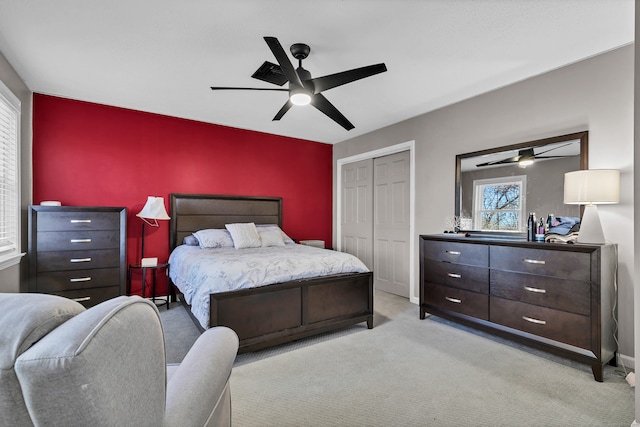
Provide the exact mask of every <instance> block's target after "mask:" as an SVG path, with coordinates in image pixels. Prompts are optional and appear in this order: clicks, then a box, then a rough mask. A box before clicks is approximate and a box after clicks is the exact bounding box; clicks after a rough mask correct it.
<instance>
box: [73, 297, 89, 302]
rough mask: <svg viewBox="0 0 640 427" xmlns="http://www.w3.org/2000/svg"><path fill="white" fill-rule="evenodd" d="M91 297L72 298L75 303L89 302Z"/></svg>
mask: <svg viewBox="0 0 640 427" xmlns="http://www.w3.org/2000/svg"><path fill="white" fill-rule="evenodd" d="M90 299H91V297H82V298H73V300H74V301H75V302H82V301H89V300H90Z"/></svg>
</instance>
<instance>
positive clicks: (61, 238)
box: [38, 230, 120, 251]
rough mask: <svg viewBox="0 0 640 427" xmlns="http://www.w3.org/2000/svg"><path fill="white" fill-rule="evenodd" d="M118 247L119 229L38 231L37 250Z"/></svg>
mask: <svg viewBox="0 0 640 427" xmlns="http://www.w3.org/2000/svg"><path fill="white" fill-rule="evenodd" d="M119 247H120V231H119V230H105V231H39V232H38V251H69V250H71V251H73V250H81V251H82V250H88V249H114V248H119Z"/></svg>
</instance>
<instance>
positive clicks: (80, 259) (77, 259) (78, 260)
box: [69, 258, 91, 262]
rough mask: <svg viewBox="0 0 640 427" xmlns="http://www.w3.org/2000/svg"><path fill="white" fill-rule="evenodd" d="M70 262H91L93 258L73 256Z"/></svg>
mask: <svg viewBox="0 0 640 427" xmlns="http://www.w3.org/2000/svg"><path fill="white" fill-rule="evenodd" d="M69 262H91V258H71V259H70V260H69Z"/></svg>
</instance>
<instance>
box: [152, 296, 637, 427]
mask: <svg viewBox="0 0 640 427" xmlns="http://www.w3.org/2000/svg"><path fill="white" fill-rule="evenodd" d="M374 306H375V316H374V328H373V329H370V330H369V329H367V328H366V325H365V324H364V323H363V324H360V325H356V326H353V327H349V328H345V329H341V330H339V331H336V332H332V333H326V334H322V335H319V336H316V337H311V338H308V339H303V340H300V341H296V342H293V343H289V344H284V345H279V346H276V347H273V348H269V349H265V350H262V351H257V352H252V353H245V354H241V355H238V357H237V358H236V362H235V365H234V369H233V372H232V375H231V393H232V417H233V418H232V419H233V425H234V426H239V427H245V426H247V427H248V426H350V427H357V426H461V425H469V426H625V427H628V426H630V425H631V423H632V422H633V420H634V389H633V388H631V387H629V385H628V384H627V382H626V381H625V380H624V373H623V372H621V371H620V369H618V368H614V367H611V366H607V367H606V369H605V379H604V382H603V383H598V382H596V381H595V380H594V379H593V376H592V373H591V368H590V366H588V365H584V364H579V363H575V362H571V361H568V360H566V359H563V358H558V357H555V356H552V355H549V354H547V353H545V352H540V351H537V350H533V349H530V348H528V347H524V346H519V345H516V344H513V343H511V342H509V341H507V340H503V339H500V338H496V337H494V336H492V335H490V334H486V333H483V332H478V331H475V330H473V329H469V328H466V327H463V326H459V325H457V324H455V323H452V322H448V321H446V320H443V319H441V318H438V317H435V316H431V317H428V318H427V319H425V320H420V319H419V309H418V307H417V305H415V304H411V303H410V302H408V300H407V299H405V298H401V297H397V296H395V295H391V294H387V293H385V292H379V291H377V292H376V294H375V300H374ZM161 316H162V320H163V324H164V329H165V334H166V342H167V361H168V362H180V361H181V360H182V358H183V357H184V355H185V354H186V352H187V351H188V349H189V348H190V347H191V344H192V343H193V342H194V341H195V339H196V338H197V337H198V335H199V334H198V330H197V329H196V327H195V326H194V325H193V322H192V321H191V319H190V318H189V316H188V315H187V313H186V312H185V310H184V308H183V307H182V306H181V305H180V304H173V305H172V307H171V309H170V310H165V309H163V310H161Z"/></svg>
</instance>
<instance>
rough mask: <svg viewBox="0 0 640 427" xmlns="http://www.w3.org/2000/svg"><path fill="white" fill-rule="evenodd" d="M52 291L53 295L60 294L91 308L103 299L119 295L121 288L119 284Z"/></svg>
mask: <svg viewBox="0 0 640 427" xmlns="http://www.w3.org/2000/svg"><path fill="white" fill-rule="evenodd" d="M50 293H51V294H53V295H59V296H61V297H65V298H70V299H73V300H76V301H78V302H79V303H80V304H82V305H84V306H85V307H87V308H89V307H93V306H94V305H96V304H100V303H101V302H103V301H106V300H108V299H111V298H115V297H117V296H119V295H120V288H119V287H118V286H110V287H108V288H91V289H76V290H70V291H55V292H50Z"/></svg>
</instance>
